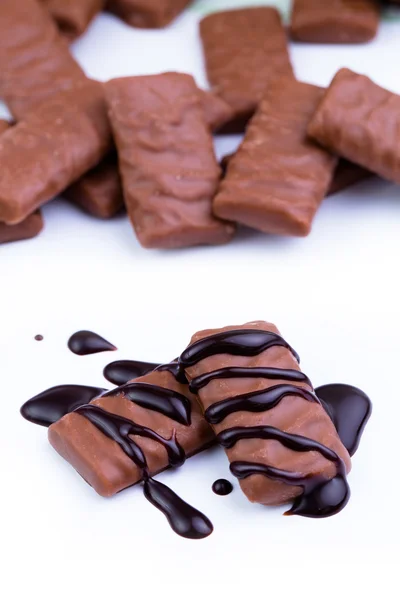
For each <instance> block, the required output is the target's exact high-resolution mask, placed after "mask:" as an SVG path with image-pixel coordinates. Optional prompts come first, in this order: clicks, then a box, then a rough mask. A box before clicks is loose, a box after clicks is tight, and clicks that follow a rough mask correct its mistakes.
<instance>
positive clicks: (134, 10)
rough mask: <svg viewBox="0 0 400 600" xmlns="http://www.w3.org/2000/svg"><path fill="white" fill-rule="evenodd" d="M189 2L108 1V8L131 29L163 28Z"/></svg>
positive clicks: (186, 0)
mask: <svg viewBox="0 0 400 600" xmlns="http://www.w3.org/2000/svg"><path fill="white" fill-rule="evenodd" d="M190 2H191V0H109V2H108V8H109V10H111V12H114V13H115V14H117V15H118V16H119V17H121V19H123V20H124V21H126V22H127V23H129V25H132V26H133V27H144V28H159V27H165V26H166V25H168V24H169V23H171V21H173V20H174V19H175V18H176V17H177V16H178V15H179V13H181V12H182V11H183V10H184V9H185V8H186V6H187V5H188V4H190Z"/></svg>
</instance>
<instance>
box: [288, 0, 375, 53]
mask: <svg viewBox="0 0 400 600" xmlns="http://www.w3.org/2000/svg"><path fill="white" fill-rule="evenodd" d="M379 20H380V9H379V4H378V2H377V1H375V0H323V1H322V2H321V0H294V2H293V8H292V17H291V25H290V35H291V38H292V39H293V40H298V41H301V42H309V43H317V44H359V43H362V42H368V41H370V40H372V39H373V38H374V37H375V36H376V33H377V31H378V26H379Z"/></svg>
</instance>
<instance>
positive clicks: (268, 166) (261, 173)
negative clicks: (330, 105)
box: [213, 78, 337, 236]
mask: <svg viewBox="0 0 400 600" xmlns="http://www.w3.org/2000/svg"><path fill="white" fill-rule="evenodd" d="M322 94H323V90H322V89H321V88H319V87H316V86H313V85H309V84H306V83H300V82H298V81H295V80H294V79H292V78H282V79H280V80H275V81H274V82H273V83H271V84H270V85H269V87H268V90H267V91H266V93H265V94H264V97H263V99H262V101H261V103H260V106H259V108H258V110H257V112H256V114H255V115H254V117H253V119H252V120H251V122H250V124H249V126H248V128H247V131H246V135H245V138H244V140H243V142H242V144H241V146H240V147H239V149H238V151H237V152H236V154H235V155H234V156H233V157H232V158H231V159H230V160H229V164H228V167H227V173H226V176H225V178H224V179H223V180H222V182H221V185H220V188H219V190H218V193H217V195H216V197H215V199H214V204H213V207H214V213H215V214H216V215H217V216H219V217H221V218H224V219H228V220H232V221H236V222H238V223H242V224H244V225H247V226H249V227H253V228H255V229H259V230H261V231H264V232H266V233H274V234H280V235H297V236H304V235H307V234H308V233H309V232H310V229H311V225H312V221H313V219H314V216H315V213H316V211H317V209H318V208H319V206H320V204H321V202H322V200H323V199H324V197H325V196H326V194H327V191H328V188H329V185H330V183H331V181H332V177H333V173H334V170H335V167H336V164H337V158H336V157H335V156H334V155H332V154H331V153H330V152H328V151H326V150H324V149H323V148H321V147H320V146H319V145H317V144H315V143H314V142H313V141H312V140H310V139H308V138H307V135H306V130H307V125H308V122H309V120H310V118H311V117H312V115H313V113H314V112H315V110H316V108H317V106H318V103H319V101H320V99H321V97H322Z"/></svg>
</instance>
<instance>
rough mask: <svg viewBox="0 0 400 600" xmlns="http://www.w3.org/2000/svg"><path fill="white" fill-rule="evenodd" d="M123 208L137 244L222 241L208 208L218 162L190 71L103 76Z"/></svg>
mask: <svg viewBox="0 0 400 600" xmlns="http://www.w3.org/2000/svg"><path fill="white" fill-rule="evenodd" d="M105 89H106V97H107V102H108V107H109V115H110V119H111V124H112V128H113V133H114V138H115V143H116V146H117V150H118V158H119V166H120V171H121V177H122V185H123V190H124V199H125V204H126V207H127V211H128V214H129V216H130V219H131V221H132V224H133V226H134V228H135V231H136V234H137V237H138V239H139V242H140V243H141V244H142V246H144V247H147V248H178V247H182V246H191V245H197V244H220V243H225V242H228V241H229V240H230V239H231V237H232V236H233V234H234V227H233V226H232V225H230V224H228V223H226V222H223V221H220V220H219V219H217V218H215V217H214V216H213V214H212V208H211V205H212V198H213V196H214V194H215V192H216V190H217V186H218V182H219V177H220V169H219V166H218V164H217V161H216V158H215V154H214V148H213V140H212V136H211V133H210V131H209V128H208V126H207V123H206V120H205V116H204V109H203V106H202V103H201V101H200V98H199V93H198V88H197V86H196V84H195V82H194V79H193V77H191V76H190V75H185V74H181V73H163V74H161V75H149V76H143V77H126V78H120V79H114V80H111V81H109V82H108V83H106V85H105Z"/></svg>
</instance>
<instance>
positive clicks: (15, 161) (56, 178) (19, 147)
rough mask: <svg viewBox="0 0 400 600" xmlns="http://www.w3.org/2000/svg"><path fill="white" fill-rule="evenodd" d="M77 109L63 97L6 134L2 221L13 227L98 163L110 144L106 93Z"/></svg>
mask: <svg viewBox="0 0 400 600" xmlns="http://www.w3.org/2000/svg"><path fill="white" fill-rule="evenodd" d="M94 89H95V88H92V87H90V91H89V94H90V96H91V102H89V101H88V99H87V98H86V97H85V95H86V93H85V94H83V97H85V101H84V102H85V110H84V109H83V106H76V107H74V106H73V104H72V103H70V102H68V101H67V100H68V98H67V99H65V98H63V96H62V95H59V96H58V97H57V101H55V100H54V101H52V102H51V103H49V104H45V105H43V106H41V107H40V109H37V111H35V112H34V113H32V114H30V116H29V117H28V118H27V119H26V120H24V121H20V122H19V123H18V124H17V125H15V126H14V127H12V128H10V129H9V130H8V131H6V132H5V133H3V134H2V135H1V137H0V164H1V178H0V221H1V222H4V223H7V224H10V225H13V224H17V223H20V222H21V221H23V220H24V219H25V218H26V217H27V216H28V215H30V214H31V213H32V212H33V211H34V210H36V209H37V208H38V207H39V206H41V205H42V204H44V203H45V202H47V201H48V200H50V199H51V198H53V197H54V196H56V195H57V194H59V193H61V192H62V191H63V190H64V189H65V188H66V187H68V186H69V185H70V184H71V183H72V182H73V181H75V180H76V179H78V178H79V177H81V176H82V175H83V174H84V173H86V171H88V170H89V169H91V168H92V167H94V166H95V165H96V164H97V163H98V162H99V161H100V160H101V159H102V158H103V156H104V155H105V154H106V153H107V151H108V149H109V147H110V143H111V140H110V135H109V132H108V135H107V131H106V129H107V128H108V124H107V120H106V118H105V115H104V114H103V113H104V104H103V98H102V97H99V98H98V97H96V95H93V91H94Z"/></svg>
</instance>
